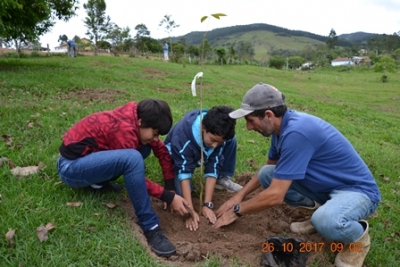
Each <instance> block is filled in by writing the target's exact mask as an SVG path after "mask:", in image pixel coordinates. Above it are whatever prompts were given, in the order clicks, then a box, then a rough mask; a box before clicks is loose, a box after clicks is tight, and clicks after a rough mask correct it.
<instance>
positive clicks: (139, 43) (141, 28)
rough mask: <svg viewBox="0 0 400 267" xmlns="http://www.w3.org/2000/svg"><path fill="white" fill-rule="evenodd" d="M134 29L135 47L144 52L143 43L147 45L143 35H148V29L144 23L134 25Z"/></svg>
mask: <svg viewBox="0 0 400 267" xmlns="http://www.w3.org/2000/svg"><path fill="white" fill-rule="evenodd" d="M135 30H136V31H137V33H136V36H135V41H136V47H137V48H138V49H139V50H142V53H144V47H145V45H146V47H147V44H145V37H150V31H149V30H148V29H147V27H146V25H145V24H138V25H136V27H135Z"/></svg>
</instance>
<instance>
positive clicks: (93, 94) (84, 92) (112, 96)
mask: <svg viewBox="0 0 400 267" xmlns="http://www.w3.org/2000/svg"><path fill="white" fill-rule="evenodd" d="M124 95H126V92H124V91H120V90H113V89H80V90H76V91H70V92H68V93H67V94H65V95H62V96H59V98H60V100H63V99H71V98H77V99H80V100H81V101H82V102H97V101H102V102H105V103H114V102H116V101H117V100H118V99H120V98H121V97H122V96H124Z"/></svg>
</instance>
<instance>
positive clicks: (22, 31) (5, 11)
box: [0, 0, 78, 53]
mask: <svg viewBox="0 0 400 267" xmlns="http://www.w3.org/2000/svg"><path fill="white" fill-rule="evenodd" d="M77 4H78V0H63V1H60V0H35V1H32V0H2V1H1V3H0V37H2V38H3V39H4V40H5V41H6V42H10V41H14V43H15V46H16V49H17V53H19V49H20V46H21V43H27V42H36V41H37V40H38V39H39V37H40V36H41V35H43V34H45V33H47V32H48V31H50V29H51V28H52V27H53V26H54V24H55V23H56V19H63V20H65V21H68V20H69V19H70V18H71V17H72V16H74V15H75V10H76V9H77V6H76V5H77Z"/></svg>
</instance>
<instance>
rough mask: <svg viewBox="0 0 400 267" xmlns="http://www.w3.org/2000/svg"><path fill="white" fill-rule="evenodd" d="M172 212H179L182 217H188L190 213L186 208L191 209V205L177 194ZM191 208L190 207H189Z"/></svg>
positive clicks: (172, 203) (172, 204) (172, 205)
mask: <svg viewBox="0 0 400 267" xmlns="http://www.w3.org/2000/svg"><path fill="white" fill-rule="evenodd" d="M170 206H171V211H175V212H177V213H178V214H179V215H181V216H185V215H187V214H188V213H189V212H188V210H187V209H186V207H185V206H187V207H189V203H188V202H187V201H186V199H184V198H183V197H181V196H180V195H178V194H175V196H174V199H173V200H172V202H171V204H170ZM189 208H190V207H189Z"/></svg>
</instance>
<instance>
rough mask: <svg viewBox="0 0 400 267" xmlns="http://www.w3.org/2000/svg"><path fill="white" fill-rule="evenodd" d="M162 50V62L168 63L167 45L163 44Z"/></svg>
mask: <svg viewBox="0 0 400 267" xmlns="http://www.w3.org/2000/svg"><path fill="white" fill-rule="evenodd" d="M163 49H164V60H165V61H168V60H169V58H168V44H167V42H164V44H163Z"/></svg>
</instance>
